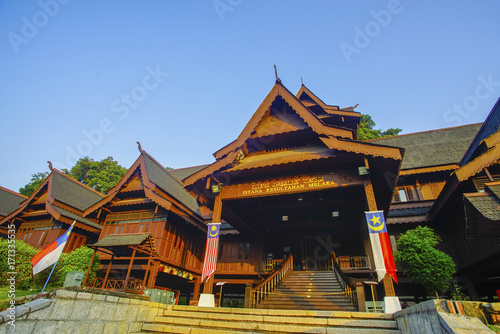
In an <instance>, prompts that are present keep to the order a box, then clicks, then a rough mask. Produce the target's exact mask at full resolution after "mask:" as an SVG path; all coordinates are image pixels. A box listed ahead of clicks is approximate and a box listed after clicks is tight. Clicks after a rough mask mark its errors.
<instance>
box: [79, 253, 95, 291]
mask: <svg viewBox="0 0 500 334" xmlns="http://www.w3.org/2000/svg"><path fill="white" fill-rule="evenodd" d="M96 253H97V247H96V248H95V249H94V254H92V258H91V259H90V264H89V267H88V268H87V272H86V273H85V277H84V278H83V282H82V286H85V285H86V284H87V281H88V280H89V274H90V268H92V265H93V264H94V259H95V254H96Z"/></svg>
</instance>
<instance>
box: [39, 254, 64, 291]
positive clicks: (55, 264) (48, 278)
mask: <svg viewBox="0 0 500 334" xmlns="http://www.w3.org/2000/svg"><path fill="white" fill-rule="evenodd" d="M59 259H60V257H58V258H57V261H56V263H54V266H53V267H52V270H51V271H50V274H49V277H47V281H45V285H44V286H43V289H42V292H41V293H43V291H45V287H46V286H47V283H49V280H50V277H51V276H52V273H53V272H54V268H55V267H56V266H57V262H59Z"/></svg>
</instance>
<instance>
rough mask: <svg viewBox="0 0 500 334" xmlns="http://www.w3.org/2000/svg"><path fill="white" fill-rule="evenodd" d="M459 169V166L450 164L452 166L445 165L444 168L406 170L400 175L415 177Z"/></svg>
mask: <svg viewBox="0 0 500 334" xmlns="http://www.w3.org/2000/svg"><path fill="white" fill-rule="evenodd" d="M458 167H459V166H458V164H450V165H443V166H433V167H423V168H413V169H405V170H401V172H400V173H399V175H400V176H403V175H415V174H425V173H435V172H442V171H449V170H456V169H457V168H458Z"/></svg>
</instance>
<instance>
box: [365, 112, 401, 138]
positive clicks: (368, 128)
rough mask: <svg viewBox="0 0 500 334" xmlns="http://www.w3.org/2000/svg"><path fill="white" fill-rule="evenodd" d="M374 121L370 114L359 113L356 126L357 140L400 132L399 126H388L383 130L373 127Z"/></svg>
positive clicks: (393, 134)
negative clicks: (358, 120) (357, 126)
mask: <svg viewBox="0 0 500 334" xmlns="http://www.w3.org/2000/svg"><path fill="white" fill-rule="evenodd" d="M374 127H375V122H374V121H373V119H372V117H371V116H370V115H364V114H361V121H360V123H359V128H358V140H367V139H375V138H381V137H389V136H396V135H398V134H399V133H400V132H401V129H400V128H390V129H387V130H385V131H382V130H376V129H374Z"/></svg>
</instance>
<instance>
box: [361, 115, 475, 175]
mask: <svg viewBox="0 0 500 334" xmlns="http://www.w3.org/2000/svg"><path fill="white" fill-rule="evenodd" d="M480 127H481V123H477V124H470V125H463V126H457V127H452V128H445V129H439V130H431V131H424V132H417V133H411V134H405V135H400V136H393V137H385V138H377V139H372V140H367V141H366V142H368V143H373V144H378V145H388V146H393V147H402V148H404V149H405V156H404V159H403V163H402V165H401V169H402V170H408V169H416V168H425V167H433V166H443V165H453V166H452V167H450V168H449V169H455V168H456V167H458V163H459V162H460V159H461V158H462V156H463V154H464V152H465V151H466V150H467V147H468V146H469V144H470V142H471V140H472V138H474V136H475V135H476V133H477V131H478V130H479V128H480Z"/></svg>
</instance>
